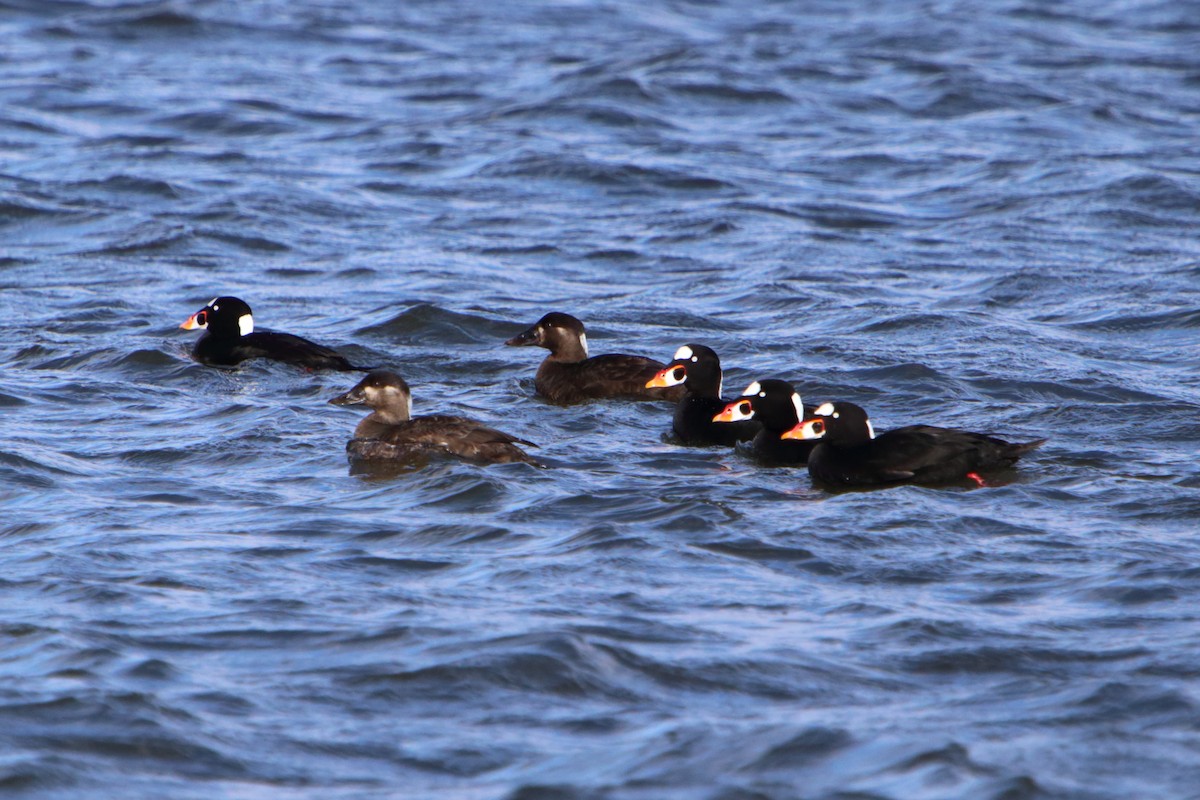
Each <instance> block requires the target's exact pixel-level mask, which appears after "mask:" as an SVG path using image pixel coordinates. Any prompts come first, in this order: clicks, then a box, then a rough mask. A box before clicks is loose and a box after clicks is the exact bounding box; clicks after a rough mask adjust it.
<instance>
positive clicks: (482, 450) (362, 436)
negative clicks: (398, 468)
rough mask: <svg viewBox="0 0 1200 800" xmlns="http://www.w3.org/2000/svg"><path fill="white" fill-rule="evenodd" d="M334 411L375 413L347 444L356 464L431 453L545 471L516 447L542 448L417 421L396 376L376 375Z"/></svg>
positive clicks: (487, 431)
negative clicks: (355, 408) (363, 408)
mask: <svg viewBox="0 0 1200 800" xmlns="http://www.w3.org/2000/svg"><path fill="white" fill-rule="evenodd" d="M329 402H330V403H332V404H333V405H335V406H350V405H365V406H366V407H367V408H369V409H371V413H370V414H368V415H367V416H366V417H365V418H364V419H363V420H362V421H361V422H359V423H358V427H356V428H355V429H354V438H353V439H351V440H350V441H349V442H347V443H346V452H347V454H349V456H350V458H351V459H352V460H365V461H382V460H389V461H391V460H411V459H414V458H417V457H419V456H422V455H427V454H430V453H437V452H442V453H452V454H454V455H456V456H459V457H460V458H465V459H468V460H470V461H480V462H491V463H509V462H513V461H522V462H524V463H526V464H533V465H534V466H540V465H539V464H538V462H537V461H535V460H534V459H533V458H532V457H530V456H529V454H528V453H526V452H525V451H524V450H522V449H521V448H520V447H518V446H517V445H519V444H523V445H528V446H529V447H537V445H535V444H534V443H533V442H527V441H525V440H524V439H518V438H517V437H515V436H510V435H508V434H507V433H502V432H501V431H498V430H495V429H493V428H489V427H487V426H486V425H484V424H482V423H480V422H476V421H475V420H473V419H468V418H467V417H455V416H450V415H447V414H430V415H427V416H422V417H414V416H412V394H411V393H410V392H409V390H408V384H407V383H405V382H404V379H403V378H401V377H400V376H399V375H397V374H396V373H394V372H389V371H388V370H383V369H377V370H375V371H373V372H371V373H368V374H367V376H366V377H365V378H363V379H362V380H361V381H359V382H358V384H357V385H356V386H355V387H354V388H353V389H351V390H350V391H348V392H346V393H345V394H340V395H338V396H337V397H335V398H333V399H332V400H330V401H329Z"/></svg>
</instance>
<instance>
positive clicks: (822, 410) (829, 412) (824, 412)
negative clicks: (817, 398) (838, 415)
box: [813, 403, 833, 417]
mask: <svg viewBox="0 0 1200 800" xmlns="http://www.w3.org/2000/svg"><path fill="white" fill-rule="evenodd" d="M813 413H814V414H816V415H817V416H818V417H830V416H833V403H821V405H819V406H817V410H816V411H814V412H813Z"/></svg>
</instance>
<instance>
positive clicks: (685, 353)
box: [675, 344, 695, 361]
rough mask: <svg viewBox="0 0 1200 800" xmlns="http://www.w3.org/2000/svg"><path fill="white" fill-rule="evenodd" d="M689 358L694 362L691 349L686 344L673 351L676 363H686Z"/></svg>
mask: <svg viewBox="0 0 1200 800" xmlns="http://www.w3.org/2000/svg"><path fill="white" fill-rule="evenodd" d="M689 358H690V359H692V360H695V356H693V355H692V348H690V347H688V346H687V345H686V344H685V345H684V346H683V347H681V348H679V349H678V350H676V351H675V360H676V361H687V360H688V359H689Z"/></svg>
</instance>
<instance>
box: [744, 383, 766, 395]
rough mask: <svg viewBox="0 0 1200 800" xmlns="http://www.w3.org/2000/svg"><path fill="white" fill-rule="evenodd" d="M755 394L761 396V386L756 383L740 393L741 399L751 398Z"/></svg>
mask: <svg viewBox="0 0 1200 800" xmlns="http://www.w3.org/2000/svg"><path fill="white" fill-rule="evenodd" d="M756 394H762V384H760V383H759V382H758V381H755V382H754V383H752V384H750V385H749V386H747V387H746V388H745V389H744V390H743V391H742V397H752V396H753V395H756Z"/></svg>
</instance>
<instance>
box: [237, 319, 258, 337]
mask: <svg viewBox="0 0 1200 800" xmlns="http://www.w3.org/2000/svg"><path fill="white" fill-rule="evenodd" d="M238 330H239V331H241V332H242V336H246V335H247V334H250V333H254V317H253V316H251V315H250V314H242V315H241V316H240V317H238Z"/></svg>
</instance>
